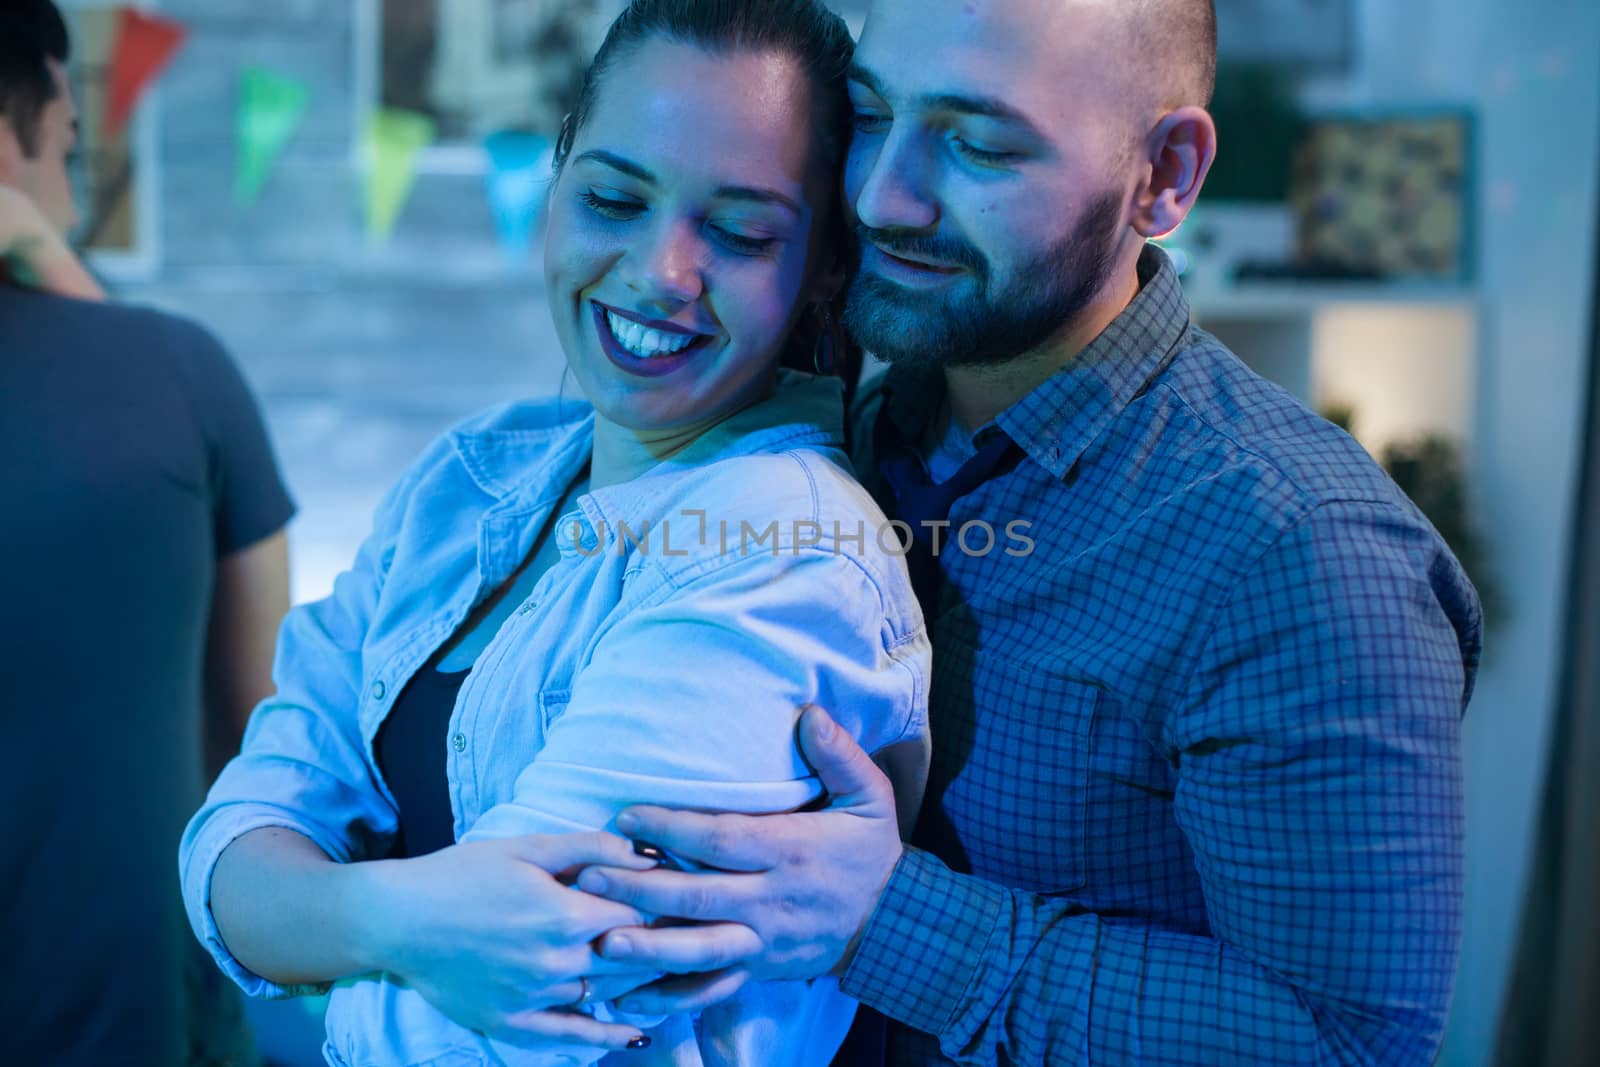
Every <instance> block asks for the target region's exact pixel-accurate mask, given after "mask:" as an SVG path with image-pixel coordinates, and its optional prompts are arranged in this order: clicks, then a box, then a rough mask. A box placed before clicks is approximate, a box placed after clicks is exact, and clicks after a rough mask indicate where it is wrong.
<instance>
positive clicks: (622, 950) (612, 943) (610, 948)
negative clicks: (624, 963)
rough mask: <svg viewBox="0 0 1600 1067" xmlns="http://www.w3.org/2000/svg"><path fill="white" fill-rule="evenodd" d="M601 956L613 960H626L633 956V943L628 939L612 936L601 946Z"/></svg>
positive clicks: (617, 935)
mask: <svg viewBox="0 0 1600 1067" xmlns="http://www.w3.org/2000/svg"><path fill="white" fill-rule="evenodd" d="M601 955H603V956H605V957H606V958H607V959H611V960H625V959H627V958H628V957H629V956H631V955H633V943H632V942H631V941H629V940H628V939H627V938H626V937H622V936H621V935H619V934H612V935H611V936H610V937H608V938H606V940H605V944H604V945H602V946H601Z"/></svg>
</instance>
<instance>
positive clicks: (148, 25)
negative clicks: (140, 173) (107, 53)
mask: <svg viewBox="0 0 1600 1067" xmlns="http://www.w3.org/2000/svg"><path fill="white" fill-rule="evenodd" d="M187 34H188V31H187V30H185V29H184V28H183V26H182V25H181V24H179V23H176V22H174V21H172V20H171V19H168V18H162V17H161V16H159V15H148V14H145V13H144V12H142V11H135V10H134V9H133V8H131V7H123V8H118V9H117V30H116V37H115V38H114V39H113V42H112V46H111V87H110V90H109V94H108V96H107V103H106V110H105V119H104V121H103V122H102V124H101V134H102V135H103V136H104V137H105V138H106V139H107V140H110V139H112V138H115V137H116V136H117V134H119V133H121V132H122V130H123V127H125V126H126V125H127V124H128V119H129V117H130V116H132V114H133V109H134V107H135V106H136V105H137V104H138V103H139V99H140V97H142V96H144V93H145V90H146V89H148V88H149V87H150V85H151V83H152V82H154V81H155V79H156V75H158V74H160V73H161V70H162V68H163V67H165V66H166V65H167V63H168V62H170V61H171V59H172V57H173V55H174V54H176V53H177V51H178V48H179V46H180V45H182V44H183V39H184V37H185V36H187Z"/></svg>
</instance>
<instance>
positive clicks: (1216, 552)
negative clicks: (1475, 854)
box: [844, 248, 1481, 1067]
mask: <svg viewBox="0 0 1600 1067" xmlns="http://www.w3.org/2000/svg"><path fill="white" fill-rule="evenodd" d="M1140 279H1141V282H1142V288H1141V291H1140V293H1139V295H1138V296H1137V297H1136V298H1135V300H1134V301H1133V303H1132V304H1131V305H1130V306H1129V307H1128V309H1127V310H1126V311H1125V312H1124V313H1123V314H1122V315H1121V316H1120V317H1119V318H1118V319H1117V320H1116V321H1115V322H1114V323H1113V324H1112V325H1111V327H1110V328H1109V329H1108V330H1106V332H1105V333H1104V334H1103V335H1102V336H1101V337H1100V338H1099V339H1098V340H1096V341H1095V342H1094V343H1093V344H1092V345H1091V346H1090V347H1089V348H1088V349H1087V350H1085V351H1084V352H1083V353H1082V354H1081V355H1080V356H1079V357H1077V358H1076V359H1074V360H1073V361H1072V363H1071V364H1070V365H1069V366H1068V367H1066V368H1065V369H1064V370H1062V371H1061V372H1060V373H1058V374H1056V375H1055V376H1054V377H1052V378H1051V379H1050V380H1049V381H1047V382H1045V383H1044V384H1043V385H1041V386H1040V387H1039V388H1037V389H1036V390H1034V391H1033V392H1032V393H1031V394H1029V395H1028V396H1027V397H1025V398H1024V399H1023V400H1021V401H1020V402H1019V403H1017V404H1016V405H1015V406H1013V407H1012V408H1011V409H1009V410H1008V411H1006V412H1005V413H1003V414H1002V415H1001V416H1000V417H999V418H998V419H996V420H995V422H994V423H993V424H991V425H990V426H988V427H985V428H984V430H983V431H981V432H980V434H979V435H978V437H977V439H976V441H975V444H977V445H978V446H980V447H981V446H982V445H984V444H985V443H987V440H988V439H989V437H990V436H992V435H994V434H1005V435H1006V436H1008V437H1009V438H1010V439H1011V440H1012V441H1014V442H1015V443H1016V444H1017V445H1019V446H1020V453H1019V459H1018V460H1017V461H1016V462H1013V463H1010V464H1006V465H1002V467H1001V468H1000V469H999V470H998V471H997V472H996V473H995V474H994V475H993V476H991V477H990V478H988V479H987V480H986V481H984V482H983V483H982V484H980V485H979V486H978V487H977V488H975V489H973V490H972V491H971V492H969V493H967V494H966V495H964V496H961V497H959V498H958V499H957V500H956V501H955V503H954V506H953V508H952V510H951V513H950V516H949V518H950V521H951V526H950V528H949V530H948V531H946V534H945V536H946V540H947V541H948V540H950V539H951V538H953V537H954V535H955V534H956V533H957V532H958V531H959V529H960V528H961V527H962V526H963V525H964V524H966V523H969V522H974V521H983V522H987V523H988V524H989V526H990V528H992V529H994V530H995V531H997V532H999V533H1000V537H999V541H998V544H997V545H996V546H995V547H994V548H993V550H992V551H989V552H988V553H983V552H982V549H983V548H984V546H985V544H986V543H987V537H986V535H984V534H983V532H982V528H981V527H974V528H972V529H971V530H970V531H969V536H968V537H967V539H966V543H967V545H968V546H969V549H970V551H960V550H959V549H958V548H952V547H950V546H949V545H946V546H945V547H944V549H943V550H942V551H941V553H940V556H939V562H940V564H941V569H942V571H943V584H942V587H941V588H940V590H939V592H938V594H937V597H938V599H937V603H936V604H935V605H933V610H932V611H930V612H929V620H928V621H929V626H930V630H931V632H932V635H933V640H934V647H935V659H934V678H933V688H932V693H931V708H930V714H931V720H932V729H933V736H934V743H935V749H936V752H935V756H934V763H933V770H932V776H931V780H930V782H929V788H928V793H927V800H926V802H925V804H924V807H923V810H922V815H921V819H920V823H919V826H918V829H917V833H916V836H915V837H914V839H913V847H911V848H909V849H908V850H907V852H906V855H905V857H904V858H903V860H902V861H901V862H900V864H899V866H898V867H897V868H896V870H895V872H894V874H893V876H892V878H891V879H890V882H889V885H888V888H887V890H886V892H885V893H884V896H883V898H882V901H881V903H880V904H879V906H878V908H877V910H876V912H875V913H874V915H873V917H872V919H871V920H870V922H869V924H868V927H867V930H866V933H865V936H864V939H863V941H862V943H861V945H860V949H859V951H858V953H857V954H856V956H855V958H854V960H853V962H852V964H851V966H850V968H849V971H848V973H847V974H846V975H845V977H844V989H845V991H846V992H847V993H849V994H851V995H852V996H855V997H858V998H859V999H860V1000H862V1001H863V1002H864V1003H866V1004H867V1005H869V1006H871V1007H873V1008H876V1009H878V1010H879V1011H881V1012H883V1013H884V1014H885V1015H887V1016H888V1017H889V1018H890V1019H891V1020H895V1022H893V1023H891V1025H890V1034H889V1047H890V1057H889V1059H890V1062H892V1063H916V1064H926V1063H949V1062H954V1063H964V1064H990V1063H1006V1064H1043V1063H1051V1064H1062V1063H1090V1062H1093V1063H1139V1064H1175V1065H1185V1067H1188V1065H1193V1064H1201V1063H1219V1064H1230V1065H1234V1064H1255V1063H1283V1064H1307V1063H1364V1064H1365V1063H1426V1062H1428V1061H1429V1059H1430V1058H1431V1057H1432V1055H1433V1053H1434V1051H1435V1050H1436V1048H1437V1047H1438V1044H1439V1040H1440V1037H1441V1033H1442V1031H1443V1026H1444V1019H1445V1012H1446V1008H1447V1005H1448V1001H1449V996H1450V989H1451V983H1452V979H1453V975H1454V970H1455V965H1456V958H1457V952H1458V946H1459V940H1460V934H1461V911H1462V866H1463V862H1462V833H1463V814H1462V785H1461V752H1460V739H1459V733H1460V716H1461V714H1462V711H1463V709H1464V707H1465V704H1466V700H1467V698H1468V696H1469V695H1470V692H1471V688H1472V680H1473V676H1474V673H1475V670H1476V666H1477V661H1478V656H1479V652H1480V647H1481V635H1480V612H1479V607H1478V602H1477V598H1476V595H1475V594H1474V592H1473V590H1472V587H1471V586H1470V585H1469V584H1468V582H1467V579H1466V576H1465V575H1464V574H1463V573H1462V571H1461V568H1460V566H1459V565H1458V564H1457V562H1456V560H1455V559H1454V557H1452V555H1451V554H1450V552H1449V551H1448V549H1447V548H1446V547H1445V545H1444V543H1443V542H1442V541H1441V540H1440V538H1439V536H1438V535H1437V534H1436V533H1435V532H1434V530H1433V528H1432V527H1431V526H1430V525H1429V524H1428V522H1427V520H1426V519H1424V518H1423V516H1422V515H1421V514H1420V513H1419V512H1418V511H1417V510H1416V508H1415V507H1413V506H1412V504H1411V503H1410V502H1409V501H1408V500H1407V499H1406V498H1405V496H1404V495H1403V494H1402V493H1401V492H1400V491H1399V490H1398V489H1397V488H1396V487H1395V485H1394V484H1393V483H1392V482H1391V481H1390V480H1389V479H1388V478H1387V477H1386V476H1385V475H1384V474H1383V473H1382V471H1381V470H1380V469H1379V468H1378V467H1377V466H1376V465H1375V464H1374V463H1373V462H1372V461H1371V460H1370V459H1369V458H1368V456H1367V455H1366V453H1365V452H1363V451H1362V449H1361V447H1360V446H1359V445H1357V444H1356V443H1355V442H1354V441H1353V440H1351V439H1350V438H1349V437H1348V436H1347V435H1345V434H1344V433H1343V432H1341V431H1339V430H1338V429H1335V428H1334V427H1333V426H1331V425H1330V424H1328V423H1326V422H1324V421H1322V420H1321V419H1319V418H1317V417H1316V416H1315V415H1313V414H1312V413H1311V412H1309V411H1307V410H1306V409H1305V408H1304V407H1302V406H1301V405H1300V404H1299V403H1298V402H1296V401H1295V400H1294V399H1292V398H1291V397H1290V396H1289V395H1288V394H1286V393H1285V392H1283V391H1282V390H1280V389H1278V388H1276V387H1275V386H1272V385H1270V384H1268V383H1267V382H1265V381H1263V380H1262V379H1261V378H1259V377H1257V376H1256V375H1254V374H1253V373H1251V372H1250V371H1249V370H1247V369H1246V368H1245V367H1244V366H1243V365H1242V364H1241V363H1240V362H1239V361H1238V360H1237V359H1236V358H1235V357H1234V356H1233V355H1232V354H1231V353H1229V352H1228V351H1227V350H1226V349H1225V348H1223V346H1222V345H1221V344H1219V343H1218V342H1217V340H1216V339H1215V338H1213V337H1211V336H1210V335H1208V334H1206V333H1205V332H1203V331H1201V330H1199V329H1197V328H1196V327H1195V326H1194V325H1193V324H1192V323H1191V321H1190V318H1189V309H1188V305H1187V303H1186V301H1185V299H1184V296H1183V293H1182V290H1181V288H1180V286H1179V284H1178V280H1177V277H1176V276H1175V274H1174V273H1173V271H1172V268H1171V266H1170V264H1168V262H1167V260H1166V258H1165V256H1163V255H1162V254H1161V253H1159V252H1158V251H1156V250H1154V249H1153V248H1152V249H1149V250H1147V252H1146V254H1145V255H1144V257H1143V259H1142V260H1141V262H1140ZM942 391H943V382H942V378H941V377H940V376H939V375H937V374H933V375H926V374H924V375H918V374H916V373H910V372H906V371H902V370H900V369H898V368H897V369H895V370H892V371H891V372H890V373H889V374H888V375H886V376H885V377H884V378H883V379H881V380H880V381H879V382H878V383H877V384H876V385H874V386H869V387H866V388H864V390H863V395H862V400H861V404H860V405H859V406H858V409H857V425H856V433H855V441H856V444H857V448H858V451H857V469H858V470H860V471H862V472H864V473H866V472H873V471H874V470H876V469H877V467H876V464H875V459H874V456H873V455H872V454H871V453H872V451H873V449H872V444H873V437H874V433H873V432H872V431H873V429H874V428H875V427H876V426H877V420H878V419H879V418H884V419H888V420H890V422H891V424H892V425H891V426H890V427H889V429H891V430H892V431H893V432H895V433H897V434H899V435H900V438H901V439H903V440H906V441H911V442H915V441H918V440H920V438H921V436H922V432H923V427H924V424H925V423H926V421H927V419H928V417H929V414H930V413H931V412H933V411H936V410H937V409H938V408H939V406H940V402H941V399H942ZM871 488H873V489H874V491H875V492H876V493H878V494H879V495H880V497H881V498H883V499H888V496H887V494H886V493H885V491H884V490H885V487H884V486H883V485H882V484H881V480H880V484H877V485H874V486H871ZM1013 520H1025V521H1026V522H1028V523H1030V524H1031V525H1030V526H1029V527H1028V528H1027V529H1026V536H1027V537H1028V538H1029V539H1031V541H1032V542H1033V545H1032V550H1031V552H1027V553H1025V554H1021V553H1020V551H1019V549H1020V548H1024V547H1026V546H1021V545H1020V542H1018V541H1017V540H1016V539H1014V538H1010V537H1008V536H1007V535H1006V534H1005V533H1004V532H1003V531H1004V530H1005V528H1006V524H1007V523H1010V522H1012V521H1013Z"/></svg>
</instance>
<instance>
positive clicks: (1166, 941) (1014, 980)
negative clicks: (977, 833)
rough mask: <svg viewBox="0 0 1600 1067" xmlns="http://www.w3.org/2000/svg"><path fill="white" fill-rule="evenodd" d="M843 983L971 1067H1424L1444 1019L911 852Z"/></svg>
mask: <svg viewBox="0 0 1600 1067" xmlns="http://www.w3.org/2000/svg"><path fill="white" fill-rule="evenodd" d="M1422 962H1423V961H1419V965H1422ZM1302 981H1303V979H1302ZM1430 981H1431V979H1430ZM843 989H844V991H845V992H846V993H848V994H849V995H851V996H853V997H856V998H857V999H859V1000H861V1001H862V1003H864V1004H867V1005H869V1006H870V1007H873V1008H875V1009H877V1010H878V1011H880V1012H882V1013H883V1014H885V1015H887V1016H889V1017H890V1018H893V1019H896V1020H898V1021H900V1022H902V1023H904V1024H905V1025H907V1026H910V1027H912V1028H913V1029H917V1030H922V1031H924V1032H927V1033H929V1034H931V1035H933V1037H935V1038H936V1039H937V1040H938V1042H939V1044H940V1047H941V1049H942V1050H943V1052H944V1054H945V1055H946V1056H948V1057H950V1058H951V1059H953V1060H955V1061H956V1062H958V1063H970V1064H974V1065H976V1064H989V1063H994V1062H996V1061H997V1055H998V1050H999V1049H1001V1048H1004V1049H1005V1052H1006V1056H1007V1057H1008V1058H1007V1062H1011V1063H1016V1064H1019V1065H1032V1064H1041V1065H1042V1064H1066V1063H1080V1062H1093V1063H1108V1064H1122V1063H1128V1064H1132V1063H1138V1064H1142V1065H1158V1064H1172V1065H1174V1067H1178V1065H1194V1064H1228V1065H1242V1064H1252V1063H1310V1062H1325V1063H1340V1064H1342V1063H1351V1064H1355V1063H1361V1064H1370V1063H1395V1064H1400V1063H1426V1062H1428V1060H1429V1058H1430V1057H1431V1055H1432V1054H1433V1050H1434V1049H1435V1048H1436V1046H1437V1043H1438V1040H1439V1036H1440V1035H1439V1026H1440V1024H1441V1020H1440V1019H1439V1018H1438V1017H1437V1016H1436V1015H1435V1014H1434V1013H1431V1012H1428V1011H1424V1010H1419V1009H1417V1007H1416V1006H1415V1005H1407V1006H1403V1007H1401V1006H1396V1005H1361V1004H1339V1003H1334V1002H1331V1001H1329V1000H1327V999H1322V998H1319V996H1318V991H1317V990H1315V989H1311V988H1308V987H1307V986H1306V985H1305V984H1302V985H1299V986H1297V985H1296V984H1295V983H1294V981H1292V980H1291V978H1290V977H1289V976H1286V975H1283V974H1279V973H1277V972H1274V971H1272V970H1270V969H1268V968H1266V967H1264V966H1262V965H1260V964H1258V963H1256V962H1254V961H1253V960H1251V959H1250V958H1249V957H1247V956H1246V955H1244V954H1243V953H1241V952H1239V951H1238V950H1236V949H1234V948H1232V947H1231V946H1229V945H1226V944H1224V943H1223V942H1221V941H1219V940H1217V939H1214V938H1211V937H1204V936H1198V935H1194V934H1183V933H1178V932H1175V931H1172V930H1168V929H1165V928H1162V927H1159V926H1157V925H1154V924H1151V923H1147V922H1136V921H1129V920H1124V919H1120V918H1119V919H1106V918H1103V917H1101V916H1099V915H1095V914H1093V913H1090V912H1086V911H1084V910H1083V909H1082V908H1081V907H1080V906H1078V905H1076V904H1074V903H1073V902H1071V901H1068V900H1061V899H1052V898H1047V897H1040V896H1036V895H1034V894H1030V893H1025V892H1022V891H1019V890H1010V889H1006V888H1005V887H1003V886H999V885H996V884H994V883H991V882H986V881H984V880H982V879H979V878H975V877H972V876H970V875H961V874H956V873H954V872H952V871H951V870H950V869H949V868H947V867H945V866H944V865H943V864H942V863H940V862H939V861H938V860H936V859H934V858H933V857H932V856H929V855H928V854H926V853H922V852H918V851H916V850H910V851H908V852H907V854H906V857H905V859H903V860H902V862H901V865H900V867H899V868H897V869H896V871H895V874H894V876H893V878H892V879H891V882H890V886H889V889H888V891H887V892H886V893H885V895H884V898H883V900H882V901H881V903H880V906H879V909H878V911H877V912H876V913H875V914H874V917H873V920H872V922H871V924H870V925H869V927H868V930H867V934H866V937H865V938H864V940H863V942H862V944H861V946H860V948H859V950H858V952H857V954H856V956H855V958H854V960H853V961H852V963H851V965H850V968H849V969H848V971H847V972H846V974H845V977H844V981H843Z"/></svg>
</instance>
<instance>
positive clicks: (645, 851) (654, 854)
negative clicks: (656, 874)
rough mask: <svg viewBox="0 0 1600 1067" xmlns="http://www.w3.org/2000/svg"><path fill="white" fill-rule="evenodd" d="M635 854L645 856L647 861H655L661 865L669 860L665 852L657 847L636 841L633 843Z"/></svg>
mask: <svg viewBox="0 0 1600 1067" xmlns="http://www.w3.org/2000/svg"><path fill="white" fill-rule="evenodd" d="M633 854H634V855H635V856H643V857H644V858H645V859H647V860H655V861H656V862H657V863H660V862H661V861H662V860H664V859H666V858H667V854H666V853H665V852H662V851H661V850H660V849H659V848H657V847H656V846H654V845H650V844H646V843H645V842H643V841H635V842H634V843H633Z"/></svg>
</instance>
